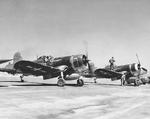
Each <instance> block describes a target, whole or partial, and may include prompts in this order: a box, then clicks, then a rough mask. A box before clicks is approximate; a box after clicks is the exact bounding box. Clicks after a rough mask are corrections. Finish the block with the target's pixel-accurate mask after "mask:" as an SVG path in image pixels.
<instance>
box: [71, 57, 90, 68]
mask: <svg viewBox="0 0 150 119" xmlns="http://www.w3.org/2000/svg"><path fill="white" fill-rule="evenodd" d="M70 62H71V64H72V67H73V68H74V69H76V68H80V67H82V66H87V63H88V59H87V57H86V56H85V55H73V56H72V57H71V58H70Z"/></svg>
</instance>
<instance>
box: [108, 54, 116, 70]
mask: <svg viewBox="0 0 150 119" xmlns="http://www.w3.org/2000/svg"><path fill="white" fill-rule="evenodd" d="M114 62H115V59H114V57H112V58H111V59H110V60H109V63H110V70H113V69H114Z"/></svg>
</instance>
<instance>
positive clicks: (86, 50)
mask: <svg viewBox="0 0 150 119" xmlns="http://www.w3.org/2000/svg"><path fill="white" fill-rule="evenodd" d="M83 43H84V47H85V55H86V57H87V59H88V42H87V41H85V40H84V41H83Z"/></svg>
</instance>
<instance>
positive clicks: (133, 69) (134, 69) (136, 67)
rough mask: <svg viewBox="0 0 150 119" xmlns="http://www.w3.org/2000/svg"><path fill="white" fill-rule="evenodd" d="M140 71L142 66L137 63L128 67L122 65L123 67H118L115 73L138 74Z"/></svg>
mask: <svg viewBox="0 0 150 119" xmlns="http://www.w3.org/2000/svg"><path fill="white" fill-rule="evenodd" d="M139 70H140V66H139V64H137V63H133V64H128V65H122V66H117V67H116V68H115V71H117V72H122V71H127V72H131V73H133V72H137V71H139Z"/></svg>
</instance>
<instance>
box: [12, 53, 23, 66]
mask: <svg viewBox="0 0 150 119" xmlns="http://www.w3.org/2000/svg"><path fill="white" fill-rule="evenodd" d="M22 59H23V58H22V56H21V53H20V52H16V53H15V54H14V57H13V64H15V63H16V62H18V61H20V60H22Z"/></svg>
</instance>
